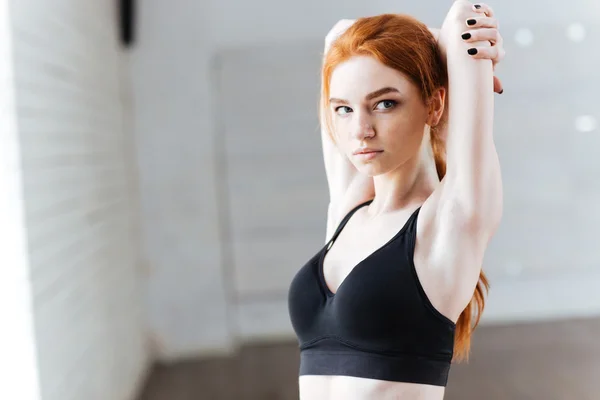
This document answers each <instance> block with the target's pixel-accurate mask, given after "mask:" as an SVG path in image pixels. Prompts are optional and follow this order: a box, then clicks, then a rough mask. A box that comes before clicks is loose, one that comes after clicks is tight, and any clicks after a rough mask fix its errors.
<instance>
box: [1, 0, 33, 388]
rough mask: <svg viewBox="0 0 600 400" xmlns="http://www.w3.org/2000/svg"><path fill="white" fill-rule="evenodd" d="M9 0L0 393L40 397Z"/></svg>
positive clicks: (4, 13)
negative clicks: (24, 213) (17, 124)
mask: <svg viewBox="0 0 600 400" xmlns="http://www.w3.org/2000/svg"><path fill="white" fill-rule="evenodd" d="M11 39H12V38H11V32H10V27H9V10H8V3H7V2H6V1H4V0H2V1H0V221H2V222H1V223H0V315H2V318H3V319H2V320H3V323H2V329H0V354H2V362H0V376H1V377H2V381H1V383H0V399H20V400H39V399H40V390H39V384H38V369H37V360H36V354H35V350H36V347H35V345H36V343H35V335H34V328H33V315H32V310H31V287H30V285H29V271H28V268H29V265H28V257H27V244H26V229H25V221H24V215H23V204H22V191H23V184H22V177H21V164H20V160H21V155H20V149H19V137H18V131H17V126H16V121H15V119H16V118H15V104H14V102H15V99H14V80H13V78H14V77H13V58H12V40H11Z"/></svg>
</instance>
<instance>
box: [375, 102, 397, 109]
mask: <svg viewBox="0 0 600 400" xmlns="http://www.w3.org/2000/svg"><path fill="white" fill-rule="evenodd" d="M396 104H398V102H396V101H394V100H382V101H380V102H379V103H377V107H376V108H377V109H379V110H382V109H383V110H389V109H390V108H394V106H395V105H396ZM380 106H382V107H380Z"/></svg>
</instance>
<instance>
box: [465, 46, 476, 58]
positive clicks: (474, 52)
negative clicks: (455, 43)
mask: <svg viewBox="0 0 600 400" xmlns="http://www.w3.org/2000/svg"><path fill="white" fill-rule="evenodd" d="M467 53H469V54H470V55H472V56H474V55H475V54H477V49H476V48H474V47H473V48H470V49H469V50H467Z"/></svg>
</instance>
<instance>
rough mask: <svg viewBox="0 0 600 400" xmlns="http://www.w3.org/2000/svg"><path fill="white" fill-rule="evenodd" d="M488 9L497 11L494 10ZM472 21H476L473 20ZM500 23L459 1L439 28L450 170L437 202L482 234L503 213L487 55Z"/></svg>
mask: <svg viewBox="0 0 600 400" xmlns="http://www.w3.org/2000/svg"><path fill="white" fill-rule="evenodd" d="M484 7H486V8H487V6H484ZM489 14H491V15H493V13H492V11H491V9H489ZM473 20H474V21H475V24H471V23H472V21H473ZM486 28H489V29H486ZM496 28H497V22H496V20H495V19H494V18H492V17H488V16H486V15H485V14H483V13H476V12H475V11H474V9H473V5H472V4H471V3H469V2H467V1H463V0H459V1H456V2H455V3H454V5H453V6H452V9H451V10H450V13H449V15H448V18H447V19H446V21H445V22H444V26H443V27H442V30H441V33H440V42H441V43H440V44H441V46H442V47H443V51H444V52H445V54H446V60H447V64H448V97H447V106H448V124H447V129H448V134H447V142H446V153H447V154H446V157H447V172H446V177H445V178H444V181H443V188H442V192H441V193H440V199H439V200H440V203H439V207H441V208H442V209H444V210H447V211H449V210H451V212H452V213H453V214H454V215H453V218H456V217H458V219H459V221H458V223H460V224H461V226H465V225H466V226H471V227H473V228H474V229H475V231H474V232H475V233H476V234H478V235H481V234H484V236H487V235H490V236H491V234H492V233H493V232H494V231H495V229H496V227H497V225H498V223H499V221H500V217H501V214H502V182H501V175H500V163H499V160H498V155H497V153H496V147H495V145H494V139H493V122H494V91H493V86H494V81H493V63H492V61H491V60H490V59H489V58H490V54H493V52H494V51H497V49H498V47H496V46H492V45H491V44H490V42H489V38H488V36H485V35H490V34H494V33H495V34H496V35H497V31H495V29H496ZM464 33H470V34H471V39H470V40H469V41H467V40H465V39H463V38H462V35H463V34H464ZM470 49H475V50H477V54H475V55H473V54H471V53H472V52H474V50H470ZM469 51H470V52H471V53H469ZM501 51H503V50H501ZM485 57H487V58H488V59H485ZM457 213H458V215H456V214H457ZM486 234H487V235H486Z"/></svg>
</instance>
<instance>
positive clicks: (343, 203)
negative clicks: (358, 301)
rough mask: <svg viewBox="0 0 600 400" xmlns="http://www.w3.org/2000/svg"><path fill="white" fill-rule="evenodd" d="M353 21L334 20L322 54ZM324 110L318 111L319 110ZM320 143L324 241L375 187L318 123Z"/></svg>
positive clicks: (368, 198) (370, 195) (371, 196)
mask: <svg viewBox="0 0 600 400" xmlns="http://www.w3.org/2000/svg"><path fill="white" fill-rule="evenodd" d="M353 23H354V20H351V19H343V20H340V21H338V22H337V23H336V24H335V25H334V27H333V28H331V30H330V31H329V33H328V34H327V36H326V38H325V49H324V54H327V51H329V48H330V47H331V44H332V43H333V42H334V41H335V40H336V39H337V38H338V37H339V36H340V35H341V34H342V33H344V32H345V31H346V29H348V28H349V27H350V26H351V25H352V24H353ZM325 111H326V110H321V113H323V112H325ZM321 143H322V146H323V160H324V163H325V174H326V176H327V183H328V186H329V206H328V209H327V232H326V237H325V241H326V242H328V241H329V239H330V238H331V237H332V236H333V233H334V232H335V229H336V228H337V226H338V224H339V223H340V221H341V219H342V218H343V217H344V216H345V215H346V214H347V213H348V212H349V211H350V210H351V209H353V208H354V207H355V206H357V205H358V204H360V203H362V202H364V201H367V200H370V199H371V198H373V196H374V193H375V189H374V186H373V179H372V178H370V177H368V176H366V175H362V174H360V173H359V172H358V170H357V169H356V168H355V167H354V165H352V163H351V162H350V160H349V159H348V157H346V155H344V154H342V153H341V152H340V151H339V150H338V148H337V146H336V145H335V143H334V142H333V140H332V139H331V137H330V136H329V133H328V132H327V130H326V129H325V127H324V124H321Z"/></svg>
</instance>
